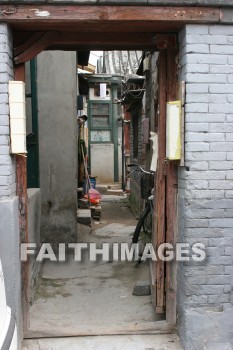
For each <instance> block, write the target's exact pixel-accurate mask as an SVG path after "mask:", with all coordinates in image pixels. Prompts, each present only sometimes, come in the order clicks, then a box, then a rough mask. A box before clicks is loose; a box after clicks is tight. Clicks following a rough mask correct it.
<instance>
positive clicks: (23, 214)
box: [15, 63, 29, 329]
mask: <svg viewBox="0 0 233 350" xmlns="http://www.w3.org/2000/svg"><path fill="white" fill-rule="evenodd" d="M15 80H18V81H24V82H25V64H24V63H23V64H20V65H17V66H15ZM16 194H17V196H18V197H19V229H20V241H21V243H27V242H28V241H29V238H28V196H27V156H26V154H20V155H16ZM21 277H22V282H21V283H22V309H23V325H24V329H27V328H28V323H29V319H28V315H29V313H28V310H29V263H28V262H24V263H23V264H22V270H21Z"/></svg>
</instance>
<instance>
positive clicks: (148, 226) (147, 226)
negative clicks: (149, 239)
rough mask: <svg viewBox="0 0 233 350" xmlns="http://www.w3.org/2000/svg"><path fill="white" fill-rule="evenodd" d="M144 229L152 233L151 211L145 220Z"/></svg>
mask: <svg viewBox="0 0 233 350" xmlns="http://www.w3.org/2000/svg"><path fill="white" fill-rule="evenodd" d="M143 230H144V232H145V233H149V234H151V233H152V215H151V213H150V212H149V213H148V215H147V216H146V217H145V219H144V221H143Z"/></svg>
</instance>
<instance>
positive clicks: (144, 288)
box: [132, 281, 151, 296]
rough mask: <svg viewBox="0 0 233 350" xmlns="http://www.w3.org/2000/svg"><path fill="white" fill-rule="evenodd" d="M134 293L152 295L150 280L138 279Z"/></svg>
mask: <svg viewBox="0 0 233 350" xmlns="http://www.w3.org/2000/svg"><path fill="white" fill-rule="evenodd" d="M132 294H133V295H137V296H144V295H151V289H150V281H138V282H137V283H136V284H135V286H134V288H133V292H132Z"/></svg>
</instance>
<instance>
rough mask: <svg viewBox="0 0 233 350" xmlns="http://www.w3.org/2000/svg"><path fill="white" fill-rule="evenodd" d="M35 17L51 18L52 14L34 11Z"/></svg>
mask: <svg viewBox="0 0 233 350" xmlns="http://www.w3.org/2000/svg"><path fill="white" fill-rule="evenodd" d="M33 11H34V13H35V16H37V17H49V16H50V12H49V11H41V10H38V9H33Z"/></svg>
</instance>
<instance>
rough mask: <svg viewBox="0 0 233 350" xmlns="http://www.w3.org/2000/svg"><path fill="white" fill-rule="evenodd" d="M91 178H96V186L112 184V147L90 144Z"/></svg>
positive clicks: (111, 144) (110, 144)
mask: <svg viewBox="0 0 233 350" xmlns="http://www.w3.org/2000/svg"><path fill="white" fill-rule="evenodd" d="M91 176H97V183H98V184H101V183H102V184H108V183H113V182H114V145H113V143H108V144H105V143H103V144H97V143H92V144H91Z"/></svg>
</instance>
